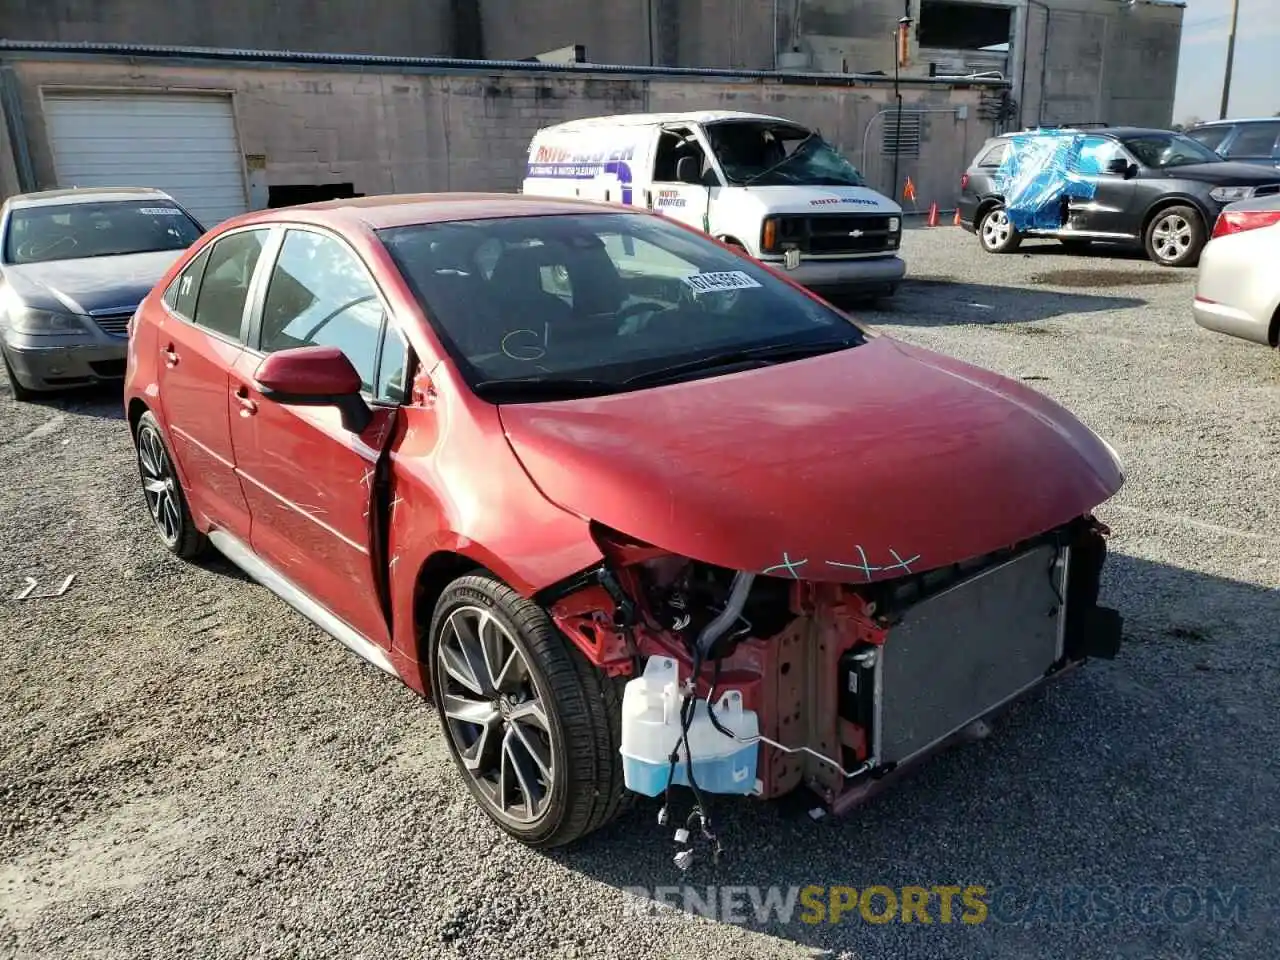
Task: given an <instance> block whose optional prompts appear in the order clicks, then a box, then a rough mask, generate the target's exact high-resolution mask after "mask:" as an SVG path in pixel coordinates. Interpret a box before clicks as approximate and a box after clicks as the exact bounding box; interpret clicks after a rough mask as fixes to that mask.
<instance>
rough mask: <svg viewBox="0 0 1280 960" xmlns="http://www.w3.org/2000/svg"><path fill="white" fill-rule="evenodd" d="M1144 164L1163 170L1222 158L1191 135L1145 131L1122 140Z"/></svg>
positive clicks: (1216, 161) (1217, 160)
mask: <svg viewBox="0 0 1280 960" xmlns="http://www.w3.org/2000/svg"><path fill="white" fill-rule="evenodd" d="M1120 142H1121V143H1123V144H1124V145H1125V148H1126V149H1127V150H1128V151H1129V152H1130V153H1132V154H1133V155H1134V156H1135V157H1137V158H1138V162H1139V163H1141V164H1142V165H1143V166H1147V167H1153V168H1155V169H1156V170H1163V169H1164V168H1166V167H1185V166H1187V165H1189V164H1192V163H1221V162H1222V158H1221V157H1220V156H1218V155H1217V154H1216V153H1214V152H1213V151H1212V150H1210V149H1209V148H1208V147H1205V146H1202V145H1201V144H1199V143H1196V141H1194V140H1192V139H1191V138H1190V137H1184V136H1182V135H1181V134H1177V133H1144V134H1142V135H1141V136H1137V137H1125V138H1124V139H1123V140H1121V141H1120Z"/></svg>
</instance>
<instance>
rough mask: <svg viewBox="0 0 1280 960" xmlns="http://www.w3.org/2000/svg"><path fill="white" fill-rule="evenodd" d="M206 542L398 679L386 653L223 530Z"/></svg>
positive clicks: (353, 651) (361, 655)
mask: <svg viewBox="0 0 1280 960" xmlns="http://www.w3.org/2000/svg"><path fill="white" fill-rule="evenodd" d="M209 542H210V543H212V544H213V545H214V546H215V547H217V548H218V552H219V553H221V554H223V555H224V556H225V557H226V558H227V559H228V560H230V561H231V562H232V563H234V564H235V565H236V566H237V567H239V568H240V569H241V570H243V571H244V572H245V573H247V574H248V575H249V576H251V577H253V579H254V580H256V581H257V582H258V583H260V584H262V585H263V586H264V587H266V588H267V589H268V590H270V591H271V592H272V593H274V594H275V595H276V596H278V597H279V598H280V599H281V600H283V601H284V602H285V603H287V604H289V606H291V607H293V609H295V610H297V611H298V612H299V613H300V614H302V615H303V616H304V617H306V618H307V619H308V620H310V621H311V622H312V623H314V624H315V625H316V626H317V627H319V628H320V629H321V630H323V631H324V632H325V633H327V634H329V636H331V637H333V638H334V639H335V640H337V641H338V642H339V643H340V644H342V645H343V646H344V647H346V648H347V649H348V650H350V651H351V652H352V653H355V654H356V655H357V656H359V657H361V658H363V659H365V660H367V661H369V662H370V663H371V664H373V665H374V666H375V667H377V668H378V669H379V670H382V671H383V672H385V673H389V674H390V675H391V676H393V677H396V678H399V676H400V675H399V674H398V673H396V668H395V667H394V666H392V664H391V658H390V657H388V656H387V652H386V651H385V650H383V649H382V648H381V647H379V646H378V645H377V644H375V643H373V642H371V641H369V640H367V639H365V638H364V637H363V636H361V635H360V634H359V633H357V632H356V631H355V630H353V629H352V628H351V627H350V626H348V625H347V624H346V623H345V622H343V621H342V620H340V619H339V618H338V617H336V616H334V615H333V614H332V613H330V612H329V611H328V609H326V608H325V607H324V606H322V605H321V604H320V603H318V602H316V601H315V600H313V599H312V598H311V597H310V596H308V595H307V594H305V593H303V592H302V590H301V589H300V588H299V587H297V586H296V585H295V584H294V583H293V582H292V581H291V580H289V579H288V578H287V577H285V576H283V575H282V574H281V573H279V572H278V571H277V570H276V569H275V568H274V567H272V566H271V565H270V564H268V563H267V562H266V561H265V560H263V559H262V558H261V557H259V556H258V555H257V554H256V553H254V552H253V551H252V550H250V549H249V548H248V547H247V546H245V545H244V544H243V543H241V542H240V541H239V540H238V539H236V538H235V537H233V536H232V535H231V534H229V533H227V532H226V531H224V530H216V529H215V530H210V531H209Z"/></svg>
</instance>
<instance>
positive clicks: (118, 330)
mask: <svg viewBox="0 0 1280 960" xmlns="http://www.w3.org/2000/svg"><path fill="white" fill-rule="evenodd" d="M132 316H133V313H132V312H130V313H111V314H105V315H103V316H100V317H94V318H93V322H94V323H96V324H97V325H98V328H99V329H100V330H102V332H103V333H109V334H111V335H112V336H116V337H123V336H125V335H127V334H128V332H129V318H130V317H132Z"/></svg>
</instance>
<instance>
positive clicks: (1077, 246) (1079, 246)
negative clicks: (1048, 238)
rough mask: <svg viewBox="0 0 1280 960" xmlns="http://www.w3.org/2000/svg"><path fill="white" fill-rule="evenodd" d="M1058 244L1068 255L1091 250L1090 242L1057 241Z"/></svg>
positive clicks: (1091, 243)
mask: <svg viewBox="0 0 1280 960" xmlns="http://www.w3.org/2000/svg"><path fill="white" fill-rule="evenodd" d="M1058 242H1059V243H1061V244H1062V246H1063V247H1064V248H1065V249H1066V251H1067V252H1068V253H1088V252H1089V251H1090V250H1092V249H1093V241H1092V240H1079V239H1071V240H1059V241H1058Z"/></svg>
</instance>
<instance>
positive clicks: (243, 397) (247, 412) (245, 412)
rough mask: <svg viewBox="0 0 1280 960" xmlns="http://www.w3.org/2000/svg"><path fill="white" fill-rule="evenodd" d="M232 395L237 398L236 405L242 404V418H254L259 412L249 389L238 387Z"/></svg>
mask: <svg viewBox="0 0 1280 960" xmlns="http://www.w3.org/2000/svg"><path fill="white" fill-rule="evenodd" d="M231 395H232V396H233V397H235V398H236V403H238V404H240V416H242V417H252V416H253V415H254V414H255V413H257V412H258V405H257V404H256V403H254V402H253V399H252V398H251V397H250V396H249V388H248V387H236V389H235V390H233V391H232V393H231Z"/></svg>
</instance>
